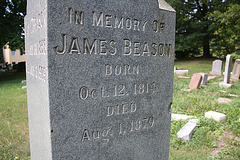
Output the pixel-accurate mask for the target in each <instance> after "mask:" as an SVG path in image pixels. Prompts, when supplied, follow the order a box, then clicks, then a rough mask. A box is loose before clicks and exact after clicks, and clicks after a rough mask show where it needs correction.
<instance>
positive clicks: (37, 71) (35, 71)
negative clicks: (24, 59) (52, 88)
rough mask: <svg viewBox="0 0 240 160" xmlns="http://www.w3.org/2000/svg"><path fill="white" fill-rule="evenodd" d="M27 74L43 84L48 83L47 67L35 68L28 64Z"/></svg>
mask: <svg viewBox="0 0 240 160" xmlns="http://www.w3.org/2000/svg"><path fill="white" fill-rule="evenodd" d="M26 68H27V69H26V73H27V74H29V75H31V76H33V77H35V78H37V79H39V80H41V81H43V82H46V75H47V72H46V67H43V66H33V65H30V64H27V67H26Z"/></svg>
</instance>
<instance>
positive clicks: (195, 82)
mask: <svg viewBox="0 0 240 160" xmlns="http://www.w3.org/2000/svg"><path fill="white" fill-rule="evenodd" d="M201 81H202V76H201V75H200V74H198V73H194V74H193V76H192V78H191V81H190V83H189V88H190V89H197V88H199V87H200V84H201Z"/></svg>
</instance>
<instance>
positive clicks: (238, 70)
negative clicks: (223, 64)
mask: <svg viewBox="0 0 240 160" xmlns="http://www.w3.org/2000/svg"><path fill="white" fill-rule="evenodd" d="M239 78H240V59H236V60H235V63H234V66H233V70H232V75H231V80H234V81H238V80H239Z"/></svg>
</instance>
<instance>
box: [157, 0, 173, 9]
mask: <svg viewBox="0 0 240 160" xmlns="http://www.w3.org/2000/svg"><path fill="white" fill-rule="evenodd" d="M158 4H159V9H163V10H167V11H172V12H176V11H175V10H174V9H173V8H172V7H171V6H170V5H169V4H168V3H167V2H166V1H165V0H158Z"/></svg>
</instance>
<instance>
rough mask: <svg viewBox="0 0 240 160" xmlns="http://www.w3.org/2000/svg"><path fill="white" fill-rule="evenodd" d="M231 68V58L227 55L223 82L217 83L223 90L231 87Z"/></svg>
mask: <svg viewBox="0 0 240 160" xmlns="http://www.w3.org/2000/svg"><path fill="white" fill-rule="evenodd" d="M231 68H232V56H231V55H227V57H226V63H225V72H224V81H223V82H221V83H219V85H220V86H221V87H225V88H229V87H232V84H230V72H231Z"/></svg>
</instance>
